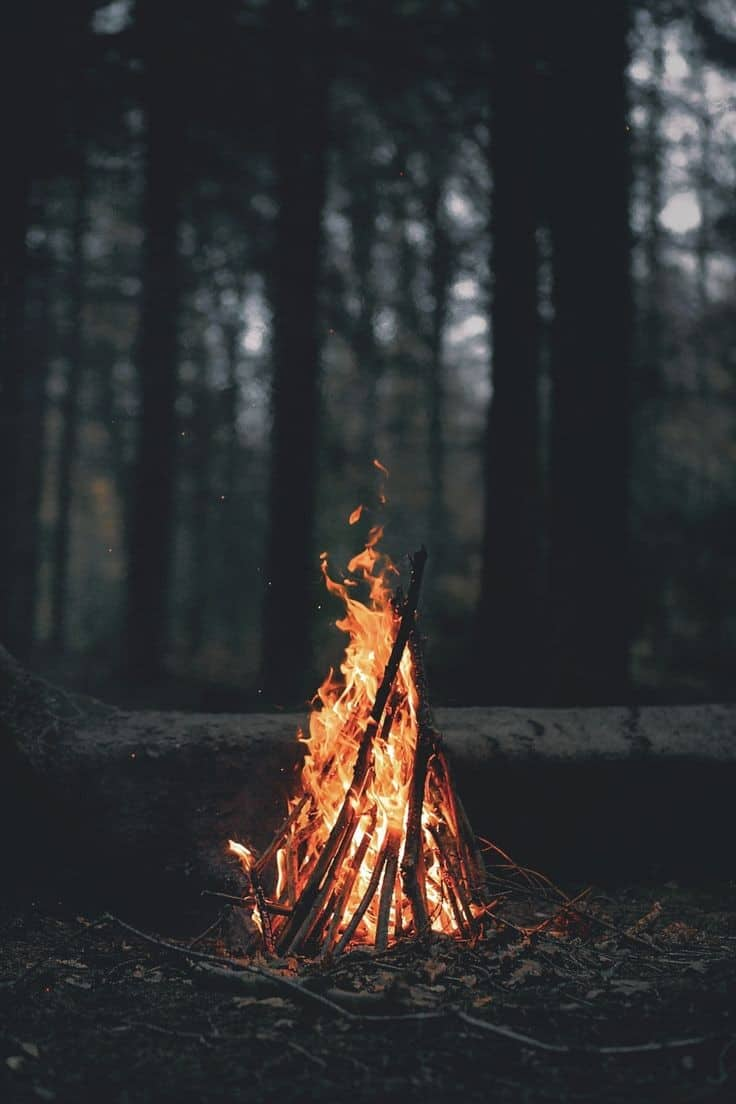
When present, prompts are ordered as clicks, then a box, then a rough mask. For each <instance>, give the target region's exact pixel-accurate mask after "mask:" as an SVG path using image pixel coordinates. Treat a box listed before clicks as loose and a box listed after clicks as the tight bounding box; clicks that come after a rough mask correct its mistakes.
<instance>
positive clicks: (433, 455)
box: [427, 169, 453, 598]
mask: <svg viewBox="0 0 736 1104" xmlns="http://www.w3.org/2000/svg"><path fill="white" fill-rule="evenodd" d="M435 172H436V175H435V178H434V180H433V183H432V186H431V188H430V196H429V203H428V212H427V213H428V218H429V232H430V235H431V242H432V246H431V249H432V251H431V255H430V265H431V289H432V312H431V315H430V319H429V371H428V373H427V447H428V454H427V471H428V473H429V516H428V523H429V525H428V529H429V535H428V545H429V549H430V552H431V553H432V560H433V573H434V577H435V578H437V577H438V576H439V575H441V573H442V569H443V565H444V555H443V553H444V549H445V543H446V540H447V529H448V523H447V512H446V510H445V436H444V428H443V412H444V405H445V386H444V356H443V342H444V336H445V326H446V324H447V310H448V303H449V296H450V284H451V281H452V272H453V253H452V241H451V239H450V235H449V233H448V229H447V225H446V216H445V212H444V198H445V192H444V179H443V177H442V175H441V173H440V172H439V171H438V170H437V169H435ZM432 589H433V588H430V591H429V594H430V598H431V593H432Z"/></svg>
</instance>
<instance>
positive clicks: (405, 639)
mask: <svg viewBox="0 0 736 1104" xmlns="http://www.w3.org/2000/svg"><path fill="white" fill-rule="evenodd" d="M374 463H375V465H376V467H378V468H380V470H381V471H382V472H385V468H383V465H381V464H380V463H379V462H378V461H374ZM386 474H387V473H386ZM361 512H362V508H361V507H359V508H358V509H357V510H355V511H354V512H353V514H351V516H350V519H349V520H350V524H353V523H354V522H356V521H358V520H359V518H360V514H361ZM382 535H383V530H382V527H381V526H374V527H373V528H372V529H371V530H370V532H369V534H368V540H367V542H366V545H365V547H364V549H363V551H362V552H360V553H359V554H358V555H357V556H355V557H354V558H353V559H352V560H351V561H350V563H349V564H348V572H349V575H350V577H349V578H346V579H344V580H343V581H342V582H338V581H336V580H335V579H333V578H332V577H331V576H330V575H329V573H328V566H327V554H326V553H323V554H322V557H321V566H322V574H323V576H324V580H325V586H326V587H327V589H328V590H329V591H330V592H331V593H332V594H334V595H336V596H337V597H338V598H339V599H340V600H341V601H342V603H343V604H344V607H345V613H344V616H343V617H342V619H341V620H339V621H338V622H337V626H338V628H340V629H342V630H343V631H344V632H345V633H347V635H348V643H347V646H346V649H345V655H344V659H343V662H342V664H341V665H340V673H339V675H337V674H335V672H334V671H333V670H330V672H329V674H328V675H327V678H326V679H325V681H324V682H323V684H322V686H321V687H320V688H319V690H318V691H317V694H316V695H315V698H314V701H313V708H312V712H311V714H310V719H309V736H308V737H306V738H305V737H304V736H303V735H302V734H301V733H299V738H300V739H301V740H303V742H304V743H305V744H306V748H307V753H306V757H305V760H304V765H303V768H302V772H301V792H300V793H299V794H298V796H297V797H296V798H294V800H293V801H292V802H291V804H290V808H289V815H288V817H287V820H286V821H285V822H284V824H283V825H282V826H281V828H280V829H279V832H278V833H277V835H276V838H275V839H274V841H273V843H272V844H271V846H270V847H269V848H268V849H267V850H266V851H265V852H264V853H263V855H262V856H261V858H260V859H258V860H257V861H256V860H255V857H254V855H253V853H252V852H251V851H250V849H248V848H247V847H244V846H243V845H242V844H238V843H235V842H233V841H230V848H231V850H232V851H233V852H234V853H235V854H236V855H238V857H239V858H240V860H241V863H242V865H243V868H244V869H245V871H246V873H247V874H248V876H249V879H250V881H251V886H252V890H253V897H254V900H255V906H256V907H255V909H254V915H255V916H256V917H257V922H258V926H259V929H260V930H261V932H262V933H264V940H265V941H266V943H269V942H272V943H273V946H274V947H276V948H278V950H279V951H280V952H282V953H286V952H296V951H300V950H305V949H310V950H314V949H317V948H321V950H322V952H323V953H329V952H332V953H339V952H340V951H342V950H343V949H344V947H345V946H347V945H348V944H349V943H351V942H363V943H365V942H371V943H375V944H376V945H377V946H379V947H382V946H383V947H385V946H386V945H387V943H388V941H389V939H390V938H391V939H393V938H396V937H398V936H401V935H420V934H422V933H423V932H424V931H425V930H427V929H429V928H431V929H432V930H434V931H438V932H445V933H454V934H460V935H465V936H471V935H475V934H477V933H478V931H479V925H480V918H481V916H482V913H483V911H484V908H483V904H482V902H481V901H480V899H479V892H480V889H481V886H482V881H483V868H482V860H481V859H480V857H479V854H478V851H477V849H476V846H475V840H474V837H473V835H472V831H471V830H470V826H469V825H468V822H467V818H466V817H465V815H464V813H463V811H462V807H461V806H460V804H459V802H458V800H457V798H456V796H455V794H454V792H453V788H452V783H451V780H450V776H449V772H448V767H447V762H446V760H445V757H444V754H443V752H442V750H441V746H440V744H441V742H440V737H439V734H438V733H437V732H436V730H435V729H434V726H433V724H432V718H431V713H430V711H429V706H428V704H427V701H426V690H425V686H424V672H423V667H422V659H421V648H420V640H419V637H418V634H417V630H416V624H415V610H416V600H417V597H418V590H419V585H420V583H421V571H422V569H423V566H424V559H425V557H426V553H424V551H423V550H422V552H421V553H417V555H416V556H415V557H414V560H413V571H412V582H411V586H410V588H409V592H408V595H407V597H406V598H405V599H404V598H402V597H401V596H400V595H399V593H398V592H397V593H396V594H394V592H393V590H392V588H391V584H392V583H394V582H395V581H396V579H397V576H398V571H397V569H396V567H395V566H394V564H393V563H392V562H391V560H390V559H389V558H388V556H386V555H385V554H384V553H382V552H380V551H379V549H378V544H379V541H380V540H381V537H382ZM358 590H363V591H367V598H366V601H361V600H360V599H359V597H358V596H357V591H358ZM273 859H275V865H276V875H275V885H274V888H273V893H272V899H271V900H270V901H269V900H267V899H266V897H265V895H264V894H263V890H262V888H261V882H260V877H261V873H262V872H264V871H265V869H266V867H267V866H268V865H269V864H270V863H271V861H272V860H273ZM266 913H268V914H269V915H266ZM271 913H272V914H273V915H274V921H273V926H271V923H272V922H271V917H270V914H271ZM259 914H261V915H259ZM264 919H265V920H267V922H268V933H265V932H264V923H263V921H264Z"/></svg>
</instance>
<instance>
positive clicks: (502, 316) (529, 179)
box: [474, 4, 542, 703]
mask: <svg viewBox="0 0 736 1104" xmlns="http://www.w3.org/2000/svg"><path fill="white" fill-rule="evenodd" d="M533 7H534V5H529V4H515V5H512V4H507V5H501V6H497V7H496V9H495V11H494V16H493V18H492V22H491V30H492V35H493V39H492V46H493V55H492V66H493V70H492V83H491V99H492V116H491V172H492V179H493V206H492V246H493V254H492V274H493V303H492V308H491V334H492V384H493V394H492V398H491V403H490V407H489V411H488V421H487V427H486V434H485V442H484V492H485V500H484V524H483V539H482V574H481V593H480V603H479V611H478V627H477V648H476V655H477V657H478V663H479V664H482V666H483V669H484V670H485V672H486V677H485V678H484V679H483V680H482V681H481V680H475V682H474V688H475V692H476V693H477V694H478V695H479V696H482V697H484V698H485V699H486V700H492V701H495V702H498V701H503V702H504V703H507V702H508V703H511V702H517V701H524V702H527V701H534V700H535V699H536V698H537V696H538V693H539V670H538V639H539V632H540V609H539V603H540V589H541V580H540V573H541V572H540V537H541V528H542V526H541V508H540V470H539V410H538V375H539V325H538V306H537V296H538V289H537V284H538V258H537V245H536V232H537V223H538V195H537V164H536V150H537V143H536V140H535V133H536V128H537V125H538V124H537V112H536V103H535V101H536V96H535V82H536V74H535V56H534V50H533V45H532V40H531V38H530V35H529V33H528V23H529V20H530V18H531V11H532V8H533Z"/></svg>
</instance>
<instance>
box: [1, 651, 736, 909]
mask: <svg viewBox="0 0 736 1104" xmlns="http://www.w3.org/2000/svg"><path fill="white" fill-rule="evenodd" d="M436 721H437V724H438V725H439V727H440V729H441V730H442V731H443V733H444V736H445V740H446V746H447V749H448V752H449V754H450V755H451V757H452V762H453V771H454V775H455V780H456V784H457V788H458V792H459V794H460V795H461V797H462V799H463V803H464V804H465V806H466V808H467V810H468V813H469V815H470V818H471V822H472V823H473V826H474V828H475V830H476V831H477V832H479V833H480V834H481V835H483V836H485V837H487V838H490V839H492V840H494V841H495V842H496V843H497V844H498V845H499V846H500V847H502V848H503V849H504V850H506V851H509V852H511V854H513V855H514V857H515V858H516V859H518V860H519V861H520V862H523V863H525V864H527V865H531V866H535V867H537V868H538V869H543V870H544V871H545V872H546V873H548V874H549V875H551V876H553V877H554V876H565V877H567V878H573V879H575V881H576V882H581V881H583V880H587V879H593V880H595V881H596V882H598V883H599V884H600V883H601V882H606V881H609V882H610V881H612V880H615V879H621V878H623V879H624V880H630V879H631V878H634V877H643V876H646V875H647V874H651V872H652V869H653V867H656V868H657V871H658V874H659V875H660V876H662V875H663V874H664V875H669V876H672V875H673V874H674V875H676V876H677V877H679V878H683V877H694V878H696V879H702V878H704V877H707V876H708V875H716V876H721V877H729V876H730V874H731V867H732V861H731V848H730V844H731V840H732V839H733V835H734V829H735V828H736V824H735V823H734V820H735V814H734V804H733V800H732V795H733V787H734V783H735V782H736V706H734V705H726V706H716V705H710V706H683V707H679V708H678V707H672V708H666V707H658V708H645V709H641V710H635V709H627V708H610V709H567V710H565V709H559V710H545V709H537V710H525V709H516V710H511V709H477V708H476V709H438V710H437V711H436ZM303 724H304V717H303V716H302V715H297V714H293V715H288V714H275V715H268V716H265V715H257V714H250V715H244V716H237V715H228V714H216V715H206V714H184V713H157V712H152V711H140V712H132V713H128V712H121V711H120V710H116V709H112V708H110V707H109V706H105V705H102V704H101V703H100V702H96V701H93V700H92V699H88V698H81V697H77V696H74V695H69V694H66V693H64V692H63V691H61V690H59V689H57V688H56V687H53V686H50V685H49V684H48V683H45V682H44V681H43V680H41V679H38V678H35V677H34V676H32V675H30V674H29V673H27V672H26V671H24V670H23V669H22V668H21V667H19V666H18V665H17V664H16V663H15V661H14V660H13V659H12V658H11V657H10V655H9V654H8V653H7V652H5V651H4V649H2V648H0V864H1V865H2V870H3V892H4V893H6V894H9V893H10V891H11V890H12V889H13V888H14V887H17V886H19V885H21V886H22V885H26V886H27V887H28V890H29V891H30V892H32V893H33V895H34V897H36V898H37V897H38V895H39V894H42V895H43V894H48V893H54V894H61V895H62V896H63V898H64V900H65V901H66V902H72V901H74V902H77V901H79V902H80V903H81V902H82V901H83V900H84V901H85V902H86V907H89V908H99V907H102V906H104V905H112V906H113V907H116V908H119V909H124V911H125V915H126V916H128V917H133V916H135V915H136V914H138V915H141V914H142V913H143V912H158V913H161V914H164V913H166V914H168V916H169V917H171V916H176V915H180V912H181V910H182V909H183V908H187V909H191V910H194V911H196V910H197V908H199V909H202V907H203V905H206V901H204V902H203V901H202V900H201V899H200V893H201V891H202V890H203V889H213V890H220V891H222V890H224V891H227V890H228V889H237V888H238V886H239V885H240V884H241V883H240V881H239V872H238V864H237V863H236V862H235V861H234V860H232V858H231V857H229V856H228V854H227V851H226V841H227V840H228V838H237V839H241V840H244V841H247V842H248V843H250V844H252V845H253V846H254V847H256V848H263V847H264V846H265V845H266V844H267V843H268V842H269V840H270V838H271V835H272V833H273V832H274V831H275V829H276V827H277V825H278V824H279V823H280V822H281V820H282V819H283V815H284V810H285V801H286V797H287V794H288V795H291V794H293V793H295V792H296V790H297V788H298V778H297V776H296V774H295V769H296V767H297V765H298V762H299V759H300V756H301V754H302V752H303V744H301V743H299V742H298V741H297V739H296V729H297V726H298V725H301V726H303ZM683 809H687V811H688V815H687V816H683Z"/></svg>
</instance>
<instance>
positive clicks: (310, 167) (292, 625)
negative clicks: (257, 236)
mask: <svg viewBox="0 0 736 1104" xmlns="http://www.w3.org/2000/svg"><path fill="white" fill-rule="evenodd" d="M272 15H273V43H274V50H275V52H276V59H275V67H274V71H275V87H274V98H275V102H274V116H275V120H274V125H273V132H274V136H275V140H276V145H275V148H274V167H275V172H276V191H277V197H278V204H279V211H278V219H277V235H276V246H275V258H274V269H273V272H272V277H271V304H272V308H273V339H272V340H273V385H272V417H273V426H272V434H271V480H270V492H269V519H270V531H269V536H268V541H267V556H266V565H265V570H264V575H265V579H264V582H265V602H264V611H263V633H262V638H263V654H262V671H263V683H262V685H263V693H264V698H265V700H267V701H271V702H277V703H280V704H283V703H296V702H297V701H299V700H301V699H303V698H304V697H305V696H306V695H307V694H308V693H309V688H310V686H311V677H312V671H311V659H310V653H311V640H310V637H311V626H312V610H313V608H314V604H315V593H316V587H317V585H318V571H317V568H316V561H315V557H314V549H313V528H314V508H315V481H316V474H317V440H318V419H319V401H318V398H319V366H320V334H319V318H318V313H319V312H318V307H319V298H318V292H319V279H320V259H321V245H322V234H321V218H322V208H323V205H324V198H325V174H326V143H327V132H326V127H327V87H328V86H327V68H326V67H327V58H328V57H329V49H330V47H329V42H328V37H327V36H328V32H329V16H328V4H327V2H326V0H313V3H312V4H311V5H310V6H309V7H308V8H307V9H304V8H297V5H296V4H295V2H294V0H273V2H272Z"/></svg>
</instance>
